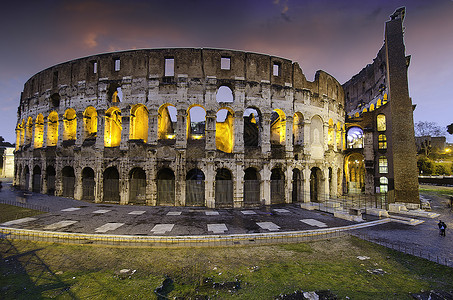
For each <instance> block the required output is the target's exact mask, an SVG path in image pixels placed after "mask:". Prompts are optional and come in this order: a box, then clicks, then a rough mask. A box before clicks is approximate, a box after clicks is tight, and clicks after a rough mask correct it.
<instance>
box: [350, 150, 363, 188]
mask: <svg viewBox="0 0 453 300" xmlns="http://www.w3.org/2000/svg"><path fill="white" fill-rule="evenodd" d="M345 175H346V186H347V192H348V193H349V194H360V193H362V192H363V191H364V189H365V164H364V157H363V155H362V154H360V153H352V154H350V155H348V156H347V157H346V159H345Z"/></svg>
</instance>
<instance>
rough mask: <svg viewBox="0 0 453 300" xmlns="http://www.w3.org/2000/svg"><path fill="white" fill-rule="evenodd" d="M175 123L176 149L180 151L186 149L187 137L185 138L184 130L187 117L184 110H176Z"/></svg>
mask: <svg viewBox="0 0 453 300" xmlns="http://www.w3.org/2000/svg"><path fill="white" fill-rule="evenodd" d="M176 117H177V123H176V145H175V146H176V148H179V149H182V148H186V146H187V137H186V129H187V127H186V126H187V123H186V122H187V116H186V110H185V109H178V113H177V115H176Z"/></svg>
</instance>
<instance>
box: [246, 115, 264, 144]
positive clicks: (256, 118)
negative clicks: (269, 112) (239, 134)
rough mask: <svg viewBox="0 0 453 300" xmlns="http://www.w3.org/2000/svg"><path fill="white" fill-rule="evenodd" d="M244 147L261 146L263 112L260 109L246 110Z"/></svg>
mask: <svg viewBox="0 0 453 300" xmlns="http://www.w3.org/2000/svg"><path fill="white" fill-rule="evenodd" d="M243 118H244V132H243V135H244V147H258V146H259V145H260V136H261V135H260V132H261V131H262V128H261V112H260V111H259V109H258V108H255V107H247V108H246V109H245V110H244V114H243Z"/></svg>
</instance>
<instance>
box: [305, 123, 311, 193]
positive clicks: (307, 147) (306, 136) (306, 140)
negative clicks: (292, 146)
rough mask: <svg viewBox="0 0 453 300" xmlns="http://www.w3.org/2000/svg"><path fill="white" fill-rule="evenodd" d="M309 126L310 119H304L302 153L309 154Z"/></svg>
mask: <svg viewBox="0 0 453 300" xmlns="http://www.w3.org/2000/svg"><path fill="white" fill-rule="evenodd" d="M310 126H311V121H310V120H309V119H306V120H305V121H304V154H305V155H310V151H311V140H310ZM309 199H310V198H309Z"/></svg>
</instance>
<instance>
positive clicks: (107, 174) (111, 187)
mask: <svg viewBox="0 0 453 300" xmlns="http://www.w3.org/2000/svg"><path fill="white" fill-rule="evenodd" d="M103 181H104V182H103V191H104V198H103V201H104V202H114V203H119V202H120V174H119V173H118V169H117V168H116V167H109V168H107V169H105V170H104V174H103Z"/></svg>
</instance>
